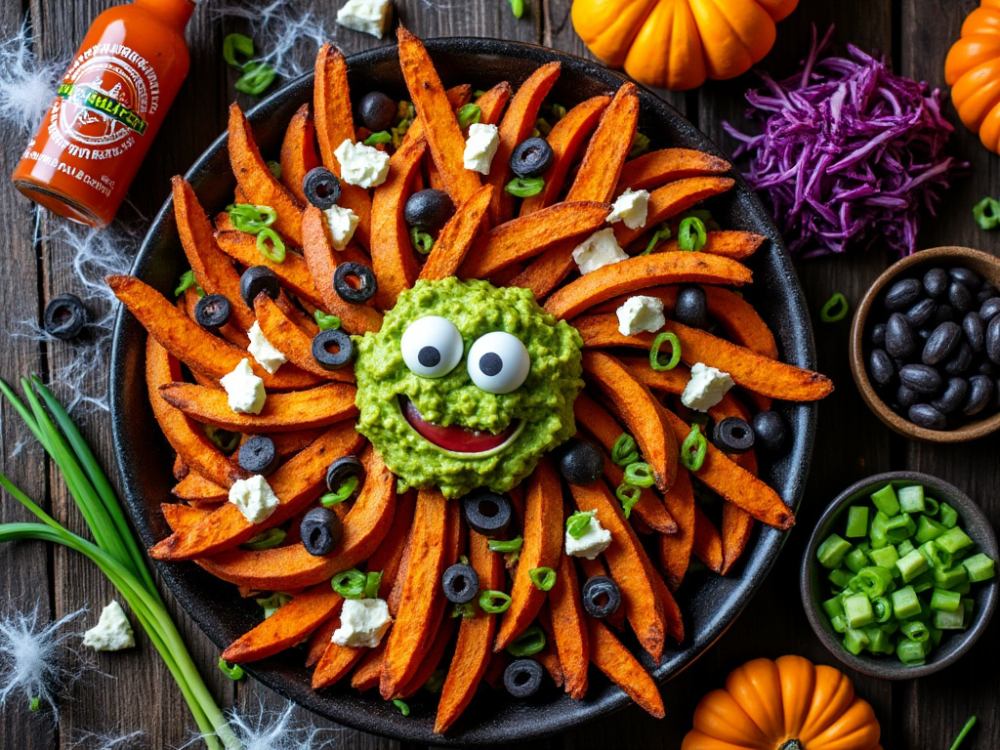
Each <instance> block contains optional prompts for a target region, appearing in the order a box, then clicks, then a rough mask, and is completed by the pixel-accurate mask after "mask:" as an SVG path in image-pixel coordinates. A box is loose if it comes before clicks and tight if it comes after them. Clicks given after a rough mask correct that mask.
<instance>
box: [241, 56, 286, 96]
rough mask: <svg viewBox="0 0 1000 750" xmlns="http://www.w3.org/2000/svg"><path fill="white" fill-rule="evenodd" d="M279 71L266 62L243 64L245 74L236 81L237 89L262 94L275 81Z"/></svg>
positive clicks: (251, 94) (252, 93)
mask: <svg viewBox="0 0 1000 750" xmlns="http://www.w3.org/2000/svg"><path fill="white" fill-rule="evenodd" d="M277 75H278V74H277V72H276V71H275V70H274V68H272V67H271V66H270V65H268V64H267V63H265V62H258V61H256V60H255V61H251V62H248V63H247V64H246V65H244V66H243V75H242V76H240V77H239V79H238V80H237V81H236V90H237V91H242V92H243V93H244V94H249V95H250V96H260V95H261V94H263V93H264V92H265V91H266V90H267V88H268V87H269V86H270V85H271V84H272V83H274V79H275V77H276V76H277Z"/></svg>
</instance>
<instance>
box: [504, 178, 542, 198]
mask: <svg viewBox="0 0 1000 750" xmlns="http://www.w3.org/2000/svg"><path fill="white" fill-rule="evenodd" d="M544 188H545V178H544V177H515V178H514V179H513V180H511V181H510V182H508V183H507V187H505V188H504V190H506V191H507V192H508V193H510V194H511V195H514V196H517V197H518V198H529V197H531V196H532V195H538V194H539V193H540V192H542V190H543V189H544Z"/></svg>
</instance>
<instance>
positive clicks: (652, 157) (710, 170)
mask: <svg viewBox="0 0 1000 750" xmlns="http://www.w3.org/2000/svg"><path fill="white" fill-rule="evenodd" d="M731 168H732V167H731V166H730V164H729V162H727V161H726V160H725V159H720V158H719V157H717V156H712V155H711V154H706V153H704V152H702V151H694V150H692V149H687V148H664V149H660V150H659V151H650V152H649V153H648V154H643V155H642V156H640V157H638V158H636V159H632V160H631V161H627V162H625V166H624V167H623V168H622V173H621V177H619V178H618V186H617V188H616V189H615V194H616V195H621V194H622V193H624V192H625V191H626V190H649V189H650V188H658V187H660V186H661V185H663V184H665V183H667V182H671V181H673V180H682V179H684V178H686V177H701V176H704V175H715V174H725V173H726V172H728V171H729V170H730V169H731Z"/></svg>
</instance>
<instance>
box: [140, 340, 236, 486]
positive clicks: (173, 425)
mask: <svg viewBox="0 0 1000 750" xmlns="http://www.w3.org/2000/svg"><path fill="white" fill-rule="evenodd" d="M180 376H181V368H180V364H179V363H178V361H177V360H176V359H175V358H174V357H172V356H171V355H170V353H169V352H167V350H166V349H164V348H163V346H162V345H161V344H160V343H159V342H157V340H156V339H155V338H153V337H152V336H149V337H148V338H147V339H146V385H147V387H148V388H149V397H150V398H149V403H150V405H151V406H152V407H153V416H155V417H156V421H157V422H158V423H159V425H160V429H161V430H163V435H164V437H166V438H167V442H168V443H170V446H171V447H172V448H173V449H174V450H175V451H177V455H178V457H180V458H181V459H182V460H183V461H184V464H185V465H186V466H188V467H191V468H193V469H194V470H195V471H197V472H198V473H199V474H201V475H202V476H204V477H205V478H206V479H208V480H209V481H212V482H214V483H215V484H218V485H220V486H222V487H225V488H226V494H227V497H228V492H229V490H228V488H229V487H231V486H232V484H233V483H234V482H236V481H237V480H238V479H246V478H248V477H249V476H250V475H249V474H248V473H247V472H246V471H244V470H243V469H241V468H240V467H239V466H238V465H237V464H236V463H235V462H234V461H231V460H229V459H228V458H227V457H226V456H225V455H223V454H222V452H221V451H219V449H218V448H216V447H215V446H214V445H213V444H212V442H211V441H210V440H209V439H208V437H207V436H206V435H205V431H204V430H203V429H202V428H201V425H199V424H197V423H196V422H195V421H194V420H192V419H191V418H190V417H188V416H187V415H186V414H184V412H182V411H181V410H180V409H176V408H174V407H173V406H171V405H170V404H168V403H167V402H166V401H164V400H163V399H162V398H160V395H159V394H160V386H161V385H164V384H166V383H172V382H174V381H175V380H178V379H180Z"/></svg>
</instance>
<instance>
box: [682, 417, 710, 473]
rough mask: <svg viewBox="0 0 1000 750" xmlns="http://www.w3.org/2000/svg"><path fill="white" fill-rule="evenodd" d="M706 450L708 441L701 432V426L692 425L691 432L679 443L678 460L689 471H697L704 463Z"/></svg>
mask: <svg viewBox="0 0 1000 750" xmlns="http://www.w3.org/2000/svg"><path fill="white" fill-rule="evenodd" d="M707 452H708V441H707V440H706V439H705V436H704V435H702V434H701V427H699V426H698V425H694V426H693V427H691V432H689V433H688V436H687V437H686V438H684V442H683V443H682V444H681V455H680V462H681V465H683V466H684V468H686V469H688V470H689V471H698V470H699V469H700V468H701V465H702V464H703V463H705V454H706V453H707Z"/></svg>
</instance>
